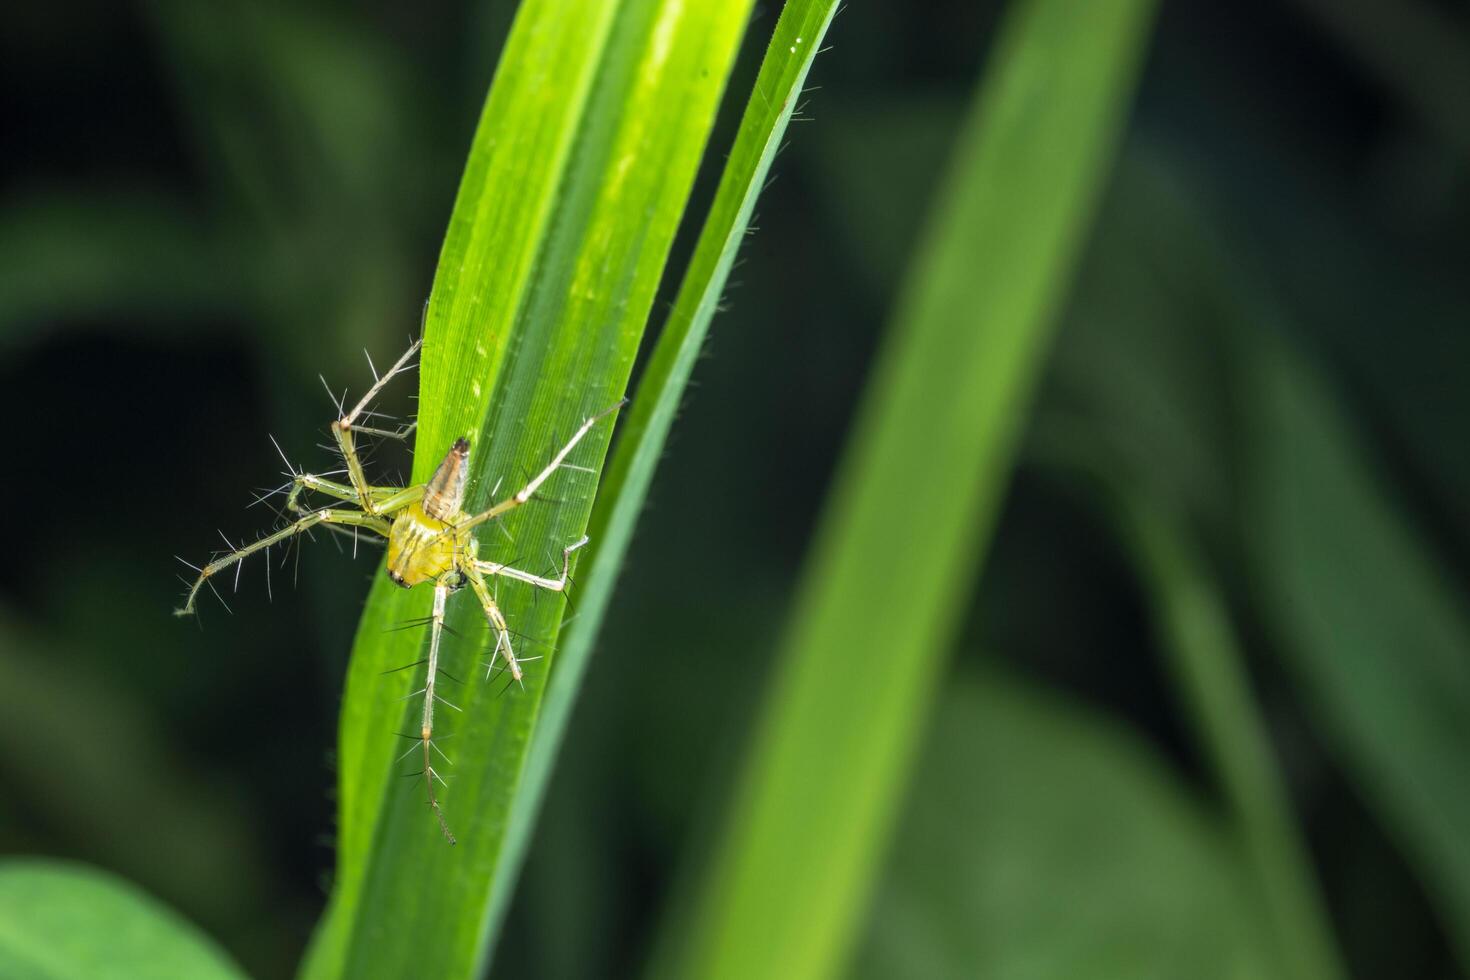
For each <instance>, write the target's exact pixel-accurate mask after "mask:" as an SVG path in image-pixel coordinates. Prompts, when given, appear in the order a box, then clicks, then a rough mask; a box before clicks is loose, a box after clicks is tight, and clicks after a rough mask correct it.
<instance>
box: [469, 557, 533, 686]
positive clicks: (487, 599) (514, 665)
mask: <svg viewBox="0 0 1470 980" xmlns="http://www.w3.org/2000/svg"><path fill="white" fill-rule="evenodd" d="M484 564H489V563H488V562H475V564H473V565H471V566H470V567H469V568H468V570H467V571H466V574H465V577H466V578H468V579H469V580H470V588H472V589H474V590H475V597H476V598H477V599H479V600H480V606H481V608H483V609H484V610H485V618H486V619H488V620H489V621H490V626H491V628H492V629H494V630H495V649H494V651H492V652H491V654H490V663H489V664H487V665H486V669H485V676H486V678H489V676H490V674H491V673H493V672H494V670H495V659H496V657H503V658H505V666H506V668H507V669H508V670H509V671H510V676H511V677H513V678H515V682H516V683H517V684H521V683H522V681H521V678H522V677H523V676H524V675H523V673H522V671H521V663H520V661H519V660H517V659H516V654H515V650H514V649H512V648H511V645H510V625H509V624H508V623H507V622H506V621H505V615H504V614H503V613H501V611H500V607H499V606H498V605H496V604H495V597H494V596H492V595H491V594H490V587H489V586H488V585H486V584H485V576H484V574H483V573H482V572H481V570H480V566H481V565H484ZM522 686H524V685H522Z"/></svg>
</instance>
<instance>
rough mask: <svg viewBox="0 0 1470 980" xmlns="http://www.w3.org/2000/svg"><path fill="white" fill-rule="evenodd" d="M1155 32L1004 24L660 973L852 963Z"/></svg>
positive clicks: (802, 973)
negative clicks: (752, 729) (717, 834)
mask: <svg viewBox="0 0 1470 980" xmlns="http://www.w3.org/2000/svg"><path fill="white" fill-rule="evenodd" d="M1151 15H1152V6H1151V4H1149V3H1148V2H1146V0H1145V2H1139V3H1120V4H1113V5H1109V6H1107V7H1094V8H1090V9H1089V11H1088V12H1087V15H1086V16H1079V11H1077V10H1076V8H1074V7H1072V6H1071V5H1069V4H1066V3H1056V2H1052V0H1027V2H1024V3H1021V4H1019V5H1017V6H1015V7H1014V8H1013V10H1012V11H1011V12H1010V14H1009V17H1008V20H1007V22H1006V25H1005V26H1004V27H1003V28H1002V30H1001V34H1000V38H999V40H998V41H997V42H996V43H997V51H998V53H997V56H996V60H995V61H994V62H993V63H992V67H991V69H990V70H989V71H988V72H987V73H986V76H985V78H984V80H983V81H982V83H981V85H980V88H979V91H978V93H977V95H976V97H975V102H974V106H973V108H972V110H971V112H970V113H969V114H968V115H967V119H966V121H965V124H964V127H963V129H962V131H961V135H960V137H959V142H958V148H957V150H956V151H955V156H954V161H953V163H952V164H951V169H950V171H949V176H948V178H947V180H946V181H945V183H944V184H942V185H941V188H940V190H939V192H938V194H937V197H936V200H935V203H934V204H933V205H932V210H931V215H932V217H931V219H930V223H929V226H928V229H927V230H926V232H925V234H924V237H923V238H922V239H921V241H920V245H919V248H918V250H917V253H916V257H915V261H914V265H913V267H912V269H911V272H910V277H911V278H910V279H909V282H908V285H907V288H906V290H905V291H904V293H903V294H902V297H901V299H900V301H899V304H898V307H897V310H896V311H895V313H894V318H893V327H892V328H891V331H892V332H891V334H890V337H889V339H888V340H887V342H886V343H885V344H884V346H883V348H882V349H881V350H880V353H879V355H878V359H877V361H876V365H875V368H874V372H873V380H872V381H871V382H870V384H869V388H868V391H867V392H866V393H865V395H864V399H863V403H862V407H861V408H860V410H859V413H858V420H857V422H856V423H855V425H854V428H853V433H852V435H851V437H850V444H849V446H850V448H849V449H848V450H847V454H846V456H845V458H844V461H843V463H842V464H841V465H840V467H839V468H838V470H837V473H836V475H835V477H834V478H833V490H832V494H831V499H830V503H829V504H827V506H826V516H825V519H824V521H823V523H822V524H821V526H820V527H819V529H818V532H817V536H816V543H815V544H814V546H813V552H812V557H811V558H810V559H809V561H808V564H807V568H806V571H805V573H804V575H803V580H802V583H801V586H800V589H799V591H798V593H797V596H798V598H797V601H796V604H795V607H794V609H793V612H792V614H791V625H790V627H789V632H788V634H787V636H786V638H785V639H784V641H783V643H782V648H781V652H780V654H779V658H780V659H779V663H778V666H777V672H776V675H775V677H774V679H773V680H772V683H771V690H770V693H769V695H768V701H767V705H766V707H765V708H764V710H763V713H762V717H761V719H760V721H759V722H758V728H757V731H756V733H755V737H754V742H753V746H752V748H751V750H750V757H749V760H748V761H747V762H746V763H745V767H744V769H743V772H742V774H741V776H740V778H739V783H738V786H737V788H736V789H735V791H734V793H733V794H732V804H731V807H730V809H729V811H728V813H727V815H726V817H725V819H724V821H723V825H724V831H723V832H724V835H725V836H724V838H723V839H722V840H721V841H720V842H719V843H718V844H717V845H716V850H715V853H714V857H713V858H712V860H711V864H710V868H709V870H708V871H707V873H706V878H705V881H704V883H703V884H702V885H701V886H700V887H699V890H698V892H697V895H696V897H695V900H694V901H695V904H694V907H693V909H692V911H691V912H689V913H685V912H684V911H683V908H682V906H676V909H677V911H676V912H675V913H674V916H673V917H672V918H671V920H670V923H669V924H668V925H666V927H665V928H666V930H667V932H666V934H665V938H664V940H663V941H664V943H665V947H664V948H665V952H664V953H663V954H662V955H663V956H664V957H666V959H665V960H664V961H663V962H661V963H660V964H659V966H658V969H660V970H661V971H662V972H664V973H665V974H666V975H669V976H680V977H693V976H699V977H705V976H727V977H746V976H776V975H779V976H799V977H818V976H830V975H832V974H834V973H836V972H837V971H838V970H840V969H841V968H842V965H843V963H844V961H845V958H846V956H847V955H848V949H849V947H850V946H851V944H852V942H853V936H854V935H855V933H856V927H857V921H858V917H859V916H860V915H861V912H862V909H863V907H864V905H865V904H866V902H867V900H868V894H869V889H870V888H871V878H872V877H873V874H874V870H873V869H874V867H875V865H876V864H877V863H878V861H879V859H880V855H881V853H882V849H883V847H884V844H885V841H886V837H887V833H888V827H889V824H890V823H891V821H892V819H893V814H894V812H895V811H896V810H897V808H898V804H899V801H900V799H901V798H902V794H903V792H904V789H905V787H906V779H905V773H906V770H907V768H908V765H909V760H910V757H911V756H912V754H913V752H914V746H915V743H916V742H917V741H918V739H919V737H920V735H921V733H922V731H923V727H924V725H923V721H924V715H925V713H926V708H927V705H928V702H929V699H930V698H931V696H932V692H933V688H934V686H935V683H936V678H937V676H938V674H939V671H940V666H941V664H942V662H943V654H944V652H945V650H946V648H947V646H948V644H949V642H950V641H951V639H952V634H953V631H954V626H955V622H956V620H957V619H958V617H959V609H960V606H961V601H962V600H961V597H962V596H963V595H964V593H965V592H966V591H968V587H969V584H970V579H971V577H972V576H973V575H974V574H975V568H976V566H977V564H978V560H977V559H978V557H979V554H983V551H984V547H985V543H986V541H987V539H988V537H989V535H990V532H991V529H992V527H993V523H994V520H995V512H996V511H997V510H998V507H999V500H1000V497H1001V494H1002V492H1003V489H1004V486H1005V481H1006V477H1007V475H1008V474H1009V471H1010V462H1011V453H1012V451H1013V446H1014V443H1015V440H1016V433H1017V431H1018V429H1019V428H1020V423H1021V420H1022V419H1024V418H1025V416H1026V414H1027V410H1028V406H1029V403H1030V395H1031V390H1032V386H1033V382H1034V378H1035V376H1036V375H1037V373H1038V370H1039V366H1040V364H1041V363H1042V360H1043V358H1044V357H1045V353H1046V350H1047V347H1048V339H1049V337H1050V334H1051V328H1052V325H1053V318H1054V316H1055V314H1056V312H1057V310H1058V308H1059V307H1060V306H1061V303H1062V300H1063V299H1064V297H1065V295H1066V289H1067V285H1066V284H1067V282H1068V280H1069V279H1070V275H1071V271H1072V262H1073V259H1074V257H1075V255H1076V253H1077V251H1078V249H1079V247H1080V245H1079V243H1080V241H1081V240H1082V238H1083V236H1084V234H1085V232H1086V228H1087V224H1088V220H1089V218H1090V216H1091V213H1092V208H1093V203H1094V201H1095V199H1096V195H1097V193H1098V189H1099V188H1100V186H1101V185H1102V183H1103V179H1104V175H1105V174H1106V172H1107V168H1108V164H1109V162H1110V159H1111V156H1112V149H1113V147H1114V145H1115V143H1116V140H1117V133H1118V131H1119V129H1120V128H1121V126H1122V123H1123V120H1124V119H1125V118H1126V109H1127V106H1128V103H1129V101H1130V99H1129V97H1130V95H1131V93H1132V89H1133V82H1134V80H1135V78H1136V73H1137V67H1138V65H1139V63H1140V61H1141V57H1142V52H1143V48H1144V39H1145V38H1146V36H1147V32H1148V27H1149V23H1150V20H1151ZM1043 161H1045V165H1042V162H1043ZM901 515H909V516H911V517H912V518H913V519H912V520H909V521H902V522H901V521H900V517H901ZM895 526H901V527H902V528H903V530H902V533H901V534H900V535H899V539H898V540H897V541H895V540H894V537H893V530H892V529H893V528H894V527H895ZM977 552H978V554H977Z"/></svg>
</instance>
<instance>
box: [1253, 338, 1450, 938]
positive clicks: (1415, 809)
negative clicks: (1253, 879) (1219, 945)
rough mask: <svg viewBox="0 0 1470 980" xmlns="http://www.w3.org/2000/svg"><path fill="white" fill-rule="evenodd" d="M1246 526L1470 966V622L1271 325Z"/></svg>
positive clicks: (1368, 791)
mask: <svg viewBox="0 0 1470 980" xmlns="http://www.w3.org/2000/svg"><path fill="white" fill-rule="evenodd" d="M1261 338H1262V343H1261V344H1260V345H1259V348H1258V349H1257V350H1256V351H1255V353H1254V356H1253V357H1252V360H1251V362H1250V369H1249V370H1248V371H1247V373H1246V377H1247V378H1248V379H1250V381H1251V383H1252V384H1253V385H1255V386H1256V387H1255V388H1254V390H1253V391H1252V392H1251V393H1250V395H1249V396H1248V397H1246V398H1245V399H1243V404H1244V405H1246V406H1247V407H1248V409H1249V411H1250V413H1251V414H1250V421H1251V426H1252V428H1251V432H1250V438H1249V439H1248V440H1247V441H1246V443H1245V444H1246V445H1248V446H1249V447H1251V448H1252V450H1253V452H1254V457H1255V458H1254V459H1253V461H1252V462H1253V465H1252V466H1251V467H1249V468H1248V469H1247V473H1249V474H1250V475H1251V478H1252V479H1251V482H1250V484H1249V487H1248V493H1247V495H1246V502H1245V508H1244V511H1243V519H1244V522H1243V525H1242V526H1243V527H1246V528H1249V533H1247V534H1245V535H1243V540H1245V541H1247V542H1248V545H1249V552H1248V554H1249V557H1250V558H1251V559H1252V562H1253V566H1252V579H1253V581H1254V582H1256V583H1258V585H1259V590H1260V596H1259V598H1260V600H1261V601H1262V602H1263V603H1264V605H1265V609H1266V612H1267V614H1268V622H1269V624H1270V625H1271V626H1272V627H1273V628H1274V629H1275V631H1276V634H1277V636H1278V638H1279V641H1280V642H1279V647H1280V652H1281V655H1282V656H1283V657H1284V658H1285V659H1286V661H1287V664H1288V666H1289V667H1290V668H1291V669H1292V670H1293V671H1294V673H1295V675H1296V677H1297V679H1298V680H1299V682H1300V684H1301V687H1302V689H1303V691H1304V692H1305V693H1306V695H1307V696H1308V704H1309V705H1310V707H1311V708H1313V709H1315V711H1316V716H1317V718H1318V719H1319V723H1320V724H1321V726H1322V729H1323V734H1324V736H1325V737H1326V739H1327V740H1328V743H1329V744H1330V745H1332V747H1333V749H1334V750H1335V751H1336V752H1337V753H1338V755H1339V756H1340V758H1341V759H1342V761H1343V763H1344V765H1345V766H1346V767H1347V769H1348V770H1349V772H1350V773H1351V775H1352V776H1353V778H1354V780H1355V781H1356V782H1357V784H1358V785H1359V787H1360V788H1361V790H1362V792H1363V795H1364V797H1365V799H1366V800H1367V802H1368V803H1369V805H1370V806H1372V807H1373V808H1374V809H1375V810H1376V812H1377V813H1378V814H1379V816H1380V819H1381V820H1382V821H1383V824H1384V827H1385V829H1386V830H1387V831H1388V832H1389V833H1390V834H1391V835H1392V836H1393V837H1394V839H1395V840H1396V841H1397V842H1398V843H1399V845H1400V846H1401V847H1402V848H1403V850H1404V853H1405V856H1406V857H1407V859H1408V860H1409V862H1410V864H1411V865H1412V866H1413V867H1414V868H1415V869H1416V871H1417V873H1418V875H1419V877H1420V878H1421V879H1422V880H1423V881H1424V883H1425V885H1426V888H1427V891H1428V893H1429V895H1430V897H1431V898H1432V899H1433V900H1434V902H1435V904H1436V905H1437V906H1438V908H1439V911H1440V913H1441V916H1440V921H1441V923H1442V924H1443V927H1444V929H1445V933H1446V935H1447V936H1448V938H1449V940H1450V942H1451V944H1452V945H1453V946H1454V948H1455V949H1456V951H1457V953H1458V955H1459V958H1460V962H1461V963H1462V964H1464V965H1466V966H1470V836H1467V834H1466V828H1467V827H1470V780H1467V779H1466V777H1465V772H1466V769H1465V759H1466V752H1467V749H1470V660H1467V659H1466V651H1467V650H1470V622H1467V619H1466V615H1465V606H1464V597H1463V594H1462V593H1459V592H1457V591H1456V590H1455V588H1454V586H1453V585H1452V581H1453V577H1452V576H1451V575H1449V574H1448V573H1447V572H1446V571H1445V570H1444V569H1442V568H1440V567H1439V566H1438V565H1437V563H1436V562H1435V561H1434V560H1433V559H1432V558H1431V557H1430V555H1431V552H1430V551H1429V550H1428V549H1426V548H1425V546H1424V543H1423V542H1422V541H1420V540H1418V539H1417V538H1416V536H1415V535H1414V534H1413V532H1412V531H1411V530H1410V528H1409V527H1408V526H1406V525H1405V523H1404V521H1403V520H1402V518H1401V517H1400V516H1399V514H1398V513H1397V512H1396V510H1395V508H1394V507H1393V505H1392V503H1391V502H1390V499H1389V498H1388V495H1387V494H1386V493H1385V490H1384V488H1383V487H1382V486H1381V484H1380V482H1379V480H1378V479H1377V477H1376V476H1375V475H1374V472H1373V469H1372V467H1371V466H1370V465H1369V463H1368V461H1367V459H1366V458H1365V456H1364V454H1363V452H1362V450H1361V448H1360V447H1359V445H1358V444H1357V441H1356V440H1355V438H1354V437H1353V435H1352V432H1351V430H1350V429H1349V427H1348V425H1347V423H1346V421H1345V420H1344V418H1343V417H1342V415H1341V413H1340V411H1339V410H1338V409H1337V407H1336V406H1335V404H1334V399H1333V398H1332V396H1331V394H1330V393H1329V390H1328V389H1327V388H1326V387H1325V385H1324V384H1323V382H1322V381H1321V380H1320V379H1319V378H1318V377H1316V375H1314V374H1313V373H1312V371H1311V370H1310V369H1309V368H1308V367H1307V366H1306V365H1305V364H1303V362H1302V360H1301V359H1300V358H1299V357H1298V356H1297V355H1296V354H1295V353H1294V352H1292V351H1291V350H1289V349H1287V348H1286V347H1285V345H1284V344H1282V343H1281V342H1280V341H1279V340H1277V339H1275V338H1274V337H1271V336H1270V335H1267V334H1266V333H1265V332H1264V331H1263V332H1262V333H1261Z"/></svg>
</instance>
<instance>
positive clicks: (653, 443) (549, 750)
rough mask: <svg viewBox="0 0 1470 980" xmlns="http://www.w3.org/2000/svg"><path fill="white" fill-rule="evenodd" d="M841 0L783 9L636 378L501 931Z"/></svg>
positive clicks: (507, 876) (598, 510) (520, 830)
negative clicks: (648, 501) (684, 407)
mask: <svg viewBox="0 0 1470 980" xmlns="http://www.w3.org/2000/svg"><path fill="white" fill-rule="evenodd" d="M839 2H840V0H792V2H790V3H788V4H787V5H786V7H785V9H784V10H783V11H782V13H781V18H780V20H779V21H778V22H777V24H776V28H775V31H774V33H773V34H772V37H771V43H770V46H769V47H768V48H767V50H766V56H765V60H764V61H763V62H762V64H761V69H760V73H759V75H758V76H757V78H756V83H755V89H754V91H753V92H752V93H751V96H750V101H749V102H748V103H747V105H746V108H745V115H744V116H743V117H742V118H741V121H740V128H739V130H738V132H737V133H736V137H735V145H734V147H733V148H732V149H731V151H730V154H729V156H728V158H727V159H726V163H725V170H724V173H723V175H722V176H721V178H720V185H719V189H718V191H716V194H715V199H714V203H713V204H712V205H711V207H710V213H709V216H708V217H707V218H706V220H705V224H704V228H703V229H702V230H701V232H700V236H699V241H698V243H697V244H696V246H695V249H694V255H693V257H692V259H691V260H690V264H689V268H688V270H687V271H686V273H685V275H684V280H683V282H682V283H681V284H680V287H679V294H678V297H677V299H676V300H675V303H674V308H673V311H672V313H671V314H670V316H669V320H668V322H667V323H666V324H665V326H664V329H663V331H662V332H661V333H660V334H659V338H658V344H657V346H656V347H655V348H654V351H653V354H652V357H651V358H650V360H649V363H648V367H647V368H646V369H645V371H644V373H643V376H642V378H641V380H640V381H639V385H638V395H637V397H636V398H634V399H633V402H632V404H631V405H630V406H629V407H628V409H627V410H626V411H625V413H624V415H625V417H624V418H623V420H622V427H621V433H620V435H619V440H618V444H617V447H616V448H615V449H614V451H613V454H612V457H611V458H610V459H609V461H608V464H607V468H606V471H605V473H604V474H603V480H602V486H601V489H600V492H599V494H598V498H597V503H596V504H595V506H594V507H593V510H592V519H591V522H590V523H589V525H588V534H589V535H590V536H591V538H592V544H591V545H589V546H588V549H587V551H588V553H587V554H585V555H584V556H583V558H582V567H583V568H584V569H586V572H585V573H584V582H585V584H584V586H583V588H582V589H581V590H580V592H579V595H578V600H577V617H576V619H574V620H572V621H571V622H570V623H569V624H568V625H567V630H566V635H565V637H564V639H563V640H562V643H561V646H560V649H559V650H558V651H557V666H556V671H555V672H554V673H553V674H552V677H551V681H550V682H549V684H548V685H547V690H546V697H545V699H544V700H543V702H542V707H541V716H540V718H539V719H538V720H537V723H536V731H535V735H534V736H533V738H532V740H531V746H530V749H529V750H528V752H527V759H526V771H525V774H524V776H523V777H522V782H521V790H520V792H519V793H518V794H517V795H516V797H515V800H514V801H513V802H512V804H511V812H510V824H509V828H508V829H507V831H506V837H505V845H504V852H503V855H502V857H501V860H500V863H499V864H498V865H497V866H496V869H495V873H496V877H497V881H496V884H495V887H494V888H493V889H492V890H491V918H492V921H493V922H495V923H496V925H497V926H498V922H499V919H500V918H501V917H503V916H504V914H505V910H506V907H507V904H508V902H509V900H510V896H511V891H512V888H513V885H514V882H515V879H516V876H517V875H518V874H519V871H520V866H521V863H522V861H523V860H524V858H525V852H526V848H527V847H528V845H529V843H530V839H531V833H532V830H533V828H534V825H535V820H536V814H537V812H538V810H539V809H540V806H541V802H542V798H543V797H544V795H545V792H546V786H547V783H548V782H549V780H550V778H551V772H552V767H553V765H554V764H555V761H556V756H557V752H558V749H559V748H560V745H561V741H562V738H563V736H564V735H565V732H566V727H567V723H568V721H569V719H570V717H571V710H572V705H573V703H574V702H575V700H576V697H577V692H578V690H579V689H580V688H581V685H582V678H583V676H584V675H585V673H586V669H587V663H588V659H589V658H590V656H591V654H592V644H593V642H594V641H595V640H596V638H597V631H598V628H599V627H600V626H601V623H602V618H603V615H604V613H605V612H606V610H607V606H608V603H609V601H610V600H611V598H612V591H613V585H614V584H615V582H616V577H617V572H618V569H619V568H620V567H621V565H622V562H623V557H624V555H625V553H626V552H627V548H628V543H629V541H630V540H631V538H632V535H633V527H634V524H635V522H636V521H637V519H638V515H639V513H640V512H641V511H642V509H643V505H644V499H645V497H646V496H647V494H648V487H649V484H650V483H651V481H652V479H653V471H654V467H655V466H656V465H657V463H658V461H659V459H660V457H661V456H662V454H663V447H664V441H665V439H666V438H667V437H668V433H669V427H670V426H671V425H672V423H673V420H674V413H675V412H676V411H677V409H678V407H679V402H680V399H681V398H682V397H683V394H684V389H685V386H686V385H687V383H688V381H689V375H690V372H691V371H692V370H693V367H694V362H695V359H696V358H697V357H698V355H699V351H700V349H701V347H702V345H703V343H704V338H705V336H706V334H707V333H708V330H709V324H710V320H711V319H713V317H714V314H715V310H716V308H717V307H718V305H719V302H720V296H721V295H722V294H723V292H724V289H725V283H726V280H727V279H728V278H729V274H730V267H731V265H732V264H733V263H734V261H735V255H736V252H737V251H738V250H739V248H740V245H741V243H742V242H743V241H744V240H745V235H746V229H747V227H748V226H749V224H750V219H751V214H752V211H753V210H754V208H755V202H756V198H757V197H758V196H759V195H760V192H761V190H762V189H763V188H764V186H765V182H766V177H767V175H768V174H769V172H770V169H771V161H772V160H774V159H775V156H776V151H777V150H778V149H779V148H780V145H781V140H782V137H783V136H784V135H785V132H786V127H787V124H788V123H789V122H790V119H791V114H792V112H793V111H794V110H795V108H796V106H797V104H798V101H799V96H800V94H801V89H802V85H803V84H804V83H805V80H806V77H807V73H808V72H809V71H810V69H811V65H812V62H813V60H815V58H816V54H817V50H818V49H819V48H820V47H821V46H822V40H823V38H825V37H826V33H827V28H828V26H829V25H830V24H831V22H832V17H833V16H834V15H835V14H836V11H837V7H838V4H839ZM497 932H498V928H496V927H494V926H492V929H491V933H492V935H493V934H495V933H497Z"/></svg>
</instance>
